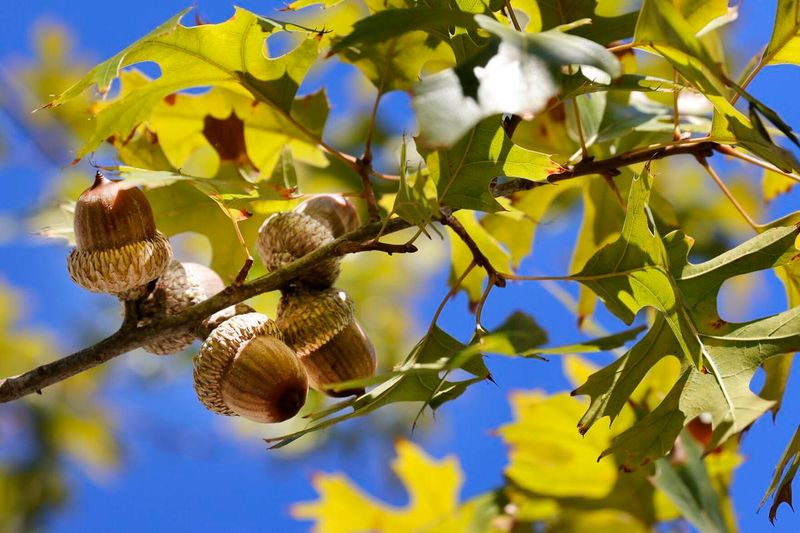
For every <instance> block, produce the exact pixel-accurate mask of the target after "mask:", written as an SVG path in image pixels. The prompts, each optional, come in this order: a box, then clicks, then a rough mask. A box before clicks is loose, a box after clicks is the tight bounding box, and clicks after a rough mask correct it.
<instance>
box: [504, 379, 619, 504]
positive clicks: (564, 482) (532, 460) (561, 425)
mask: <svg viewBox="0 0 800 533" xmlns="http://www.w3.org/2000/svg"><path fill="white" fill-rule="evenodd" d="M511 403H512V407H513V410H514V422H512V423H511V424H507V425H505V426H502V427H500V428H499V430H498V433H499V434H500V436H501V437H502V438H503V441H504V442H505V443H506V445H507V446H509V448H510V450H509V466H508V467H507V468H506V471H505V475H506V476H507V477H508V478H509V479H510V480H511V481H512V482H513V483H514V484H515V485H518V486H520V487H522V488H524V489H525V490H528V491H532V492H535V493H538V494H546V495H548V496H556V497H576V498H580V497H582V498H602V497H604V496H606V495H608V494H609V493H610V492H611V490H612V488H613V487H614V484H615V482H616V479H617V469H616V467H615V466H614V465H613V464H612V463H610V462H607V461H601V462H597V461H596V459H597V455H598V453H599V452H601V451H602V450H604V449H605V448H606V447H607V446H608V443H609V440H610V439H609V435H608V431H607V430H606V431H598V432H596V433H593V434H589V435H587V436H586V437H581V436H579V435H577V434H576V432H575V426H574V425H573V422H572V421H573V420H575V417H576V416H578V415H579V413H580V411H581V410H582V405H581V403H580V402H578V401H576V400H574V399H572V398H570V397H569V396H568V395H566V394H557V395H554V396H550V397H545V396H543V395H542V394H540V393H535V392H534V393H521V392H517V393H513V394H512V395H511Z"/></svg>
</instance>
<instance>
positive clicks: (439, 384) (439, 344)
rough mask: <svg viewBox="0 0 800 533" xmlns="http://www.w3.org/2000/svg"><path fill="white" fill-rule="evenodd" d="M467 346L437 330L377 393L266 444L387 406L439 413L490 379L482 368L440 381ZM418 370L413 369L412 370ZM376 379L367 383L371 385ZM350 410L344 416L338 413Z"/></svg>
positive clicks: (321, 415)
mask: <svg viewBox="0 0 800 533" xmlns="http://www.w3.org/2000/svg"><path fill="white" fill-rule="evenodd" d="M464 348H465V345H464V344H462V343H460V342H459V341H458V340H456V339H454V338H453V337H451V336H450V335H448V334H447V333H445V332H444V331H443V330H441V329H439V328H438V327H437V326H434V327H433V328H432V329H431V330H430V332H429V333H428V334H427V335H425V337H423V338H422V340H420V342H419V343H418V344H417V345H416V346H415V347H414V349H413V350H412V351H411V353H410V354H409V355H408V357H407V358H406V361H405V362H404V363H403V364H402V365H401V367H400V368H399V369H398V371H397V372H394V373H390V374H387V375H384V376H382V377H380V378H379V379H383V381H382V382H381V383H380V384H378V385H377V386H376V387H375V388H374V389H372V390H370V391H369V392H366V393H365V394H363V395H361V396H359V397H358V398H355V399H351V400H345V401H343V402H339V403H338V404H335V405H334V406H332V407H330V408H328V409H325V410H323V411H320V412H318V413H314V414H312V415H310V418H312V419H313V422H311V423H310V424H309V425H308V427H306V428H305V429H303V430H301V431H297V432H295V433H291V434H289V435H284V436H281V437H276V438H272V439H267V442H274V443H276V444H275V445H274V446H275V447H276V448H279V447H282V446H285V445H287V444H289V443H290V442H293V441H295V440H297V439H299V438H300V437H302V436H303V435H306V434H308V433H311V432H313V431H319V430H321V429H324V428H326V427H329V426H332V425H334V424H337V423H339V422H342V421H344V420H348V419H350V418H355V417H359V416H364V415H366V414H368V413H371V412H372V411H374V410H376V409H378V408H380V407H384V406H386V405H389V404H392V403H397V402H423V407H424V406H425V405H430V407H431V408H432V409H437V408H438V407H440V406H441V405H442V404H443V403H445V402H448V401H451V400H454V399H455V398H457V397H458V396H460V395H461V394H462V393H463V392H464V391H465V390H466V389H467V387H469V386H470V385H472V384H474V383H477V382H479V381H483V380H484V379H486V377H487V376H488V371H486V370H485V367H482V365H479V366H474V365H473V366H472V367H471V368H473V369H479V368H481V367H482V370H483V371H482V373H481V374H482V375H477V376H476V377H474V378H471V379H466V380H462V381H455V382H452V381H446V380H444V379H442V378H440V377H439V373H440V372H441V370H442V369H443V368H445V367H444V366H443V365H444V363H445V362H447V361H449V360H450V359H452V358H453V357H454V356H455V355H457V354H458V353H460V352H461V351H462V350H464ZM415 366H418V367H419V368H417V369H414V368H413V367H415ZM372 381H374V379H373V378H369V379H368V380H367V382H368V383H371V382H372ZM354 383H362V382H361V381H360V380H358V381H351V382H347V383H341V384H338V385H337V386H339V387H350V386H351V384H354ZM348 408H351V409H352V410H351V411H350V412H348V413H345V414H339V415H336V413H338V412H340V411H342V410H344V409H348Z"/></svg>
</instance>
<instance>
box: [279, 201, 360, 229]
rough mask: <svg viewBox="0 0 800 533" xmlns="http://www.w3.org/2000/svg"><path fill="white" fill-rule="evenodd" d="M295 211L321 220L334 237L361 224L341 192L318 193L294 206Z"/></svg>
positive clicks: (356, 212)
mask: <svg viewBox="0 0 800 533" xmlns="http://www.w3.org/2000/svg"><path fill="white" fill-rule="evenodd" d="M294 212H295V213H301V214H303V215H308V216H310V217H312V218H314V219H316V220H318V221H319V222H322V223H323V224H324V225H325V226H326V227H327V228H328V229H329V230H330V231H331V234H332V235H333V238H334V239H336V238H338V237H341V236H342V235H344V234H345V233H348V232H351V231H353V230H355V229H358V227H359V226H360V225H361V220H360V219H359V216H358V211H357V210H356V208H355V206H354V205H353V204H352V203H350V201H349V200H347V198H345V197H344V196H342V195H341V194H319V195H316V196H313V197H311V198H309V199H308V200H305V201H303V202H302V203H300V204H299V205H298V206H297V207H295V208H294Z"/></svg>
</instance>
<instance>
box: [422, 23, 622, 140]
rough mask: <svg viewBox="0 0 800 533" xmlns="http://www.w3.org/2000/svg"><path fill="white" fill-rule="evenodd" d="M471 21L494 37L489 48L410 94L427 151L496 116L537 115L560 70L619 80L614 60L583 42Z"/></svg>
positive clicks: (554, 90)
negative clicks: (573, 69)
mask: <svg viewBox="0 0 800 533" xmlns="http://www.w3.org/2000/svg"><path fill="white" fill-rule="evenodd" d="M475 19H476V20H477V21H478V24H480V26H481V27H482V28H483V29H485V30H486V31H488V32H490V33H491V34H492V35H493V36H494V38H493V40H492V42H491V43H490V45H489V46H488V47H487V48H486V49H484V51H482V52H480V53H479V54H478V55H476V56H473V57H472V58H471V59H470V60H469V61H467V62H463V63H461V64H459V65H458V66H457V67H456V68H455V69H448V70H446V71H443V72H440V73H438V74H435V75H433V76H428V77H427V78H425V79H424V80H423V81H422V82H421V83H420V84H419V86H418V87H417V88H416V90H415V93H414V99H413V102H412V105H413V106H414V110H415V111H416V112H417V118H418V120H419V122H420V135H421V137H422V138H423V139H425V142H427V143H428V144H430V145H437V146H439V145H445V146H447V145H450V144H453V143H454V142H455V141H457V140H458V139H459V138H460V137H461V136H462V135H464V133H465V132H467V131H468V130H469V129H470V128H471V127H472V126H473V125H475V124H476V123H478V122H479V121H480V120H481V119H483V118H486V117H489V116H491V115H494V114H497V113H513V114H517V115H524V116H532V115H534V114H536V113H538V112H539V111H541V110H542V109H544V107H545V106H546V104H547V102H548V101H549V100H550V98H552V97H554V96H556V95H558V94H559V93H560V92H561V87H560V83H561V82H560V79H561V68H562V67H564V66H570V65H580V66H584V67H593V68H594V69H596V70H595V72H598V71H599V72H601V73H602V74H603V76H604V77H605V78H606V79H608V77H610V78H612V79H613V78H616V77H618V76H619V75H620V74H621V68H620V65H619V61H617V59H616V57H614V55H613V54H611V53H610V52H609V51H608V50H606V49H605V48H604V47H603V46H600V45H598V44H597V43H595V42H592V41H589V40H588V39H584V38H582V37H576V36H574V35H569V34H565V33H563V32H561V31H559V30H550V31H546V32H542V33H537V34H525V33H522V32H518V31H515V30H513V29H511V28H508V27H506V26H503V25H502V24H500V23H499V22H497V21H495V20H492V19H490V18H488V17H485V16H483V15H477V16H476V17H475ZM586 70H587V69H584V71H586ZM584 74H586V72H584ZM593 77H595V76H593Z"/></svg>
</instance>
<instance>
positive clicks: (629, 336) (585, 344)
mask: <svg viewBox="0 0 800 533" xmlns="http://www.w3.org/2000/svg"><path fill="white" fill-rule="evenodd" d="M645 329H646V327H645V326H638V327H635V328H630V329H626V330H624V331H620V332H619V333H614V334H613V335H606V336H604V337H597V338H595V339H590V340H587V341H581V342H578V343H574V344H566V345H563V346H553V347H547V348H538V349H536V350H535V353H537V354H542V355H547V354H574V353H591V352H607V351H609V350H613V349H615V348H619V347H620V346H624V345H625V343H627V342H629V341H632V340H634V339H635V338H636V337H638V336H639V333H641V332H642V331H644V330H645ZM533 352H534V351H533V350H531V353H533Z"/></svg>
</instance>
